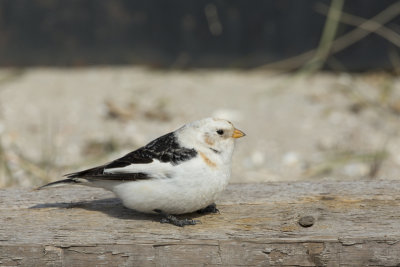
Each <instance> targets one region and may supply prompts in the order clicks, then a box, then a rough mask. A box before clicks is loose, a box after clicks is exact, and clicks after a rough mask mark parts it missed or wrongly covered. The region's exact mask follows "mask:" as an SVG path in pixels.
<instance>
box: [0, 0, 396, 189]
mask: <svg viewBox="0 0 400 267" xmlns="http://www.w3.org/2000/svg"><path fill="white" fill-rule="evenodd" d="M399 48H400V2H399V1H391V0H384V1H375V0H363V1H361V0H353V1H345V0H332V1H328V0H315V1H313V0H280V1H272V0H264V1H260V0H254V1H251V2H248V1H232V0H231V1H228V0H215V1H209V0H196V1H194V0H190V1H183V0H172V1H160V0H146V1H144V0H131V1H127V0H114V1H107V0H96V1H95V0H79V1H78V0H70V1H56V0H29V1H28V0H18V1H13V0H0V188H5V187H15V186H23V187H35V186H38V185H42V184H44V183H46V182H49V181H53V180H57V179H60V178H61V177H62V175H63V174H65V173H68V172H73V171H77V170H81V169H83V168H87V167H91V166H94V165H99V164H102V163H105V162H107V161H110V160H112V159H115V158H116V157H119V156H123V155H124V154H125V153H128V152H129V151H131V150H134V149H136V148H138V147H140V146H142V145H144V144H146V143H147V142H149V141H151V140H152V139H154V138H156V137H158V136H160V135H162V134H164V133H166V132H169V131H173V130H175V129H177V128H179V127H180V126H182V125H183V124H185V123H187V122H189V121H193V120H197V119H200V118H203V117H209V116H215V117H222V118H226V119H229V120H231V121H232V122H233V123H234V124H235V126H236V127H237V128H239V129H241V130H243V131H244V132H246V134H247V136H246V138H243V139H240V140H238V142H237V149H236V151H235V154H234V159H233V163H234V164H233V177H232V182H236V183H243V182H266V181H293V180H310V179H314V180H316V179H329V180H343V179H348V180H350V179H399V178H400V153H399V152H400V132H399V130H400V123H399V122H400V121H399V115H400V79H399V76H398V75H399V74H400V49H399Z"/></svg>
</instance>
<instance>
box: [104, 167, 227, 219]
mask: <svg viewBox="0 0 400 267" xmlns="http://www.w3.org/2000/svg"><path fill="white" fill-rule="evenodd" d="M194 164H196V162H193V161H189V162H187V163H182V164H181V165H179V168H176V169H177V170H176V172H174V173H172V174H171V175H170V177H171V178H161V179H152V180H143V181H134V182H125V183H121V184H118V185H115V186H114V187H113V188H112V191H113V192H114V193H115V194H116V195H117V196H118V197H119V198H120V199H121V200H122V202H123V204H124V205H125V206H126V207H127V208H130V209H134V210H137V211H141V212H146V213H152V212H153V211H154V210H155V209H159V210H162V211H164V212H166V213H169V214H183V213H190V212H194V211H196V210H199V209H202V208H205V207H206V206H208V205H210V204H212V203H214V202H215V200H216V198H217V196H218V194H219V193H220V192H222V191H223V190H224V189H225V187H226V185H227V184H228V180H229V177H230V166H226V167H225V168H220V169H219V170H217V169H215V168H216V167H213V168H210V167H209V166H207V165H204V166H201V167H199V166H194Z"/></svg>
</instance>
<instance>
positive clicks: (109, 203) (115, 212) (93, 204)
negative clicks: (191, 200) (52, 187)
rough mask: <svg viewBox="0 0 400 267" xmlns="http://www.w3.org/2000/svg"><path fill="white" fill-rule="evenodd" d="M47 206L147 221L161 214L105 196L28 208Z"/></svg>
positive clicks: (192, 216) (43, 207) (158, 219)
mask: <svg viewBox="0 0 400 267" xmlns="http://www.w3.org/2000/svg"><path fill="white" fill-rule="evenodd" d="M48 208H58V209H76V208H78V209H85V210H89V211H96V212H102V213H104V214H106V215H108V216H110V217H114V218H118V219H123V220H147V221H158V222H159V221H160V220H161V218H162V216H161V215H159V214H146V213H142V212H138V211H135V210H132V209H128V208H126V207H125V206H124V205H122V202H121V200H120V199H118V198H105V199H97V200H89V201H78V202H56V203H43V204H37V205H34V206H32V207H29V209H48ZM199 216H202V214H198V213H190V214H184V215H179V216H177V217H179V218H181V217H182V218H188V219H194V218H197V217H199Z"/></svg>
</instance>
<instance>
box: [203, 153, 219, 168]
mask: <svg viewBox="0 0 400 267" xmlns="http://www.w3.org/2000/svg"><path fill="white" fill-rule="evenodd" d="M199 154H200V156H201V158H202V159H203V160H204V162H205V163H206V164H207V165H208V166H210V167H213V168H214V167H216V166H217V164H215V163H214V162H212V161H211V160H210V159H209V158H207V156H206V155H204V154H203V153H202V152H199Z"/></svg>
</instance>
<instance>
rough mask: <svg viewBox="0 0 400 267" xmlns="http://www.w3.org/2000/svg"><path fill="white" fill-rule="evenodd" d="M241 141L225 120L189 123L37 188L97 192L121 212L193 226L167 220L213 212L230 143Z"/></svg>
mask: <svg viewBox="0 0 400 267" xmlns="http://www.w3.org/2000/svg"><path fill="white" fill-rule="evenodd" d="M242 136H245V134H244V133H243V132H242V131H240V130H238V129H236V128H235V127H234V126H233V125H232V123H231V122H229V121H226V120H222V119H214V118H206V119H202V120H198V121H194V122H191V123H188V124H186V125H184V126H183V127H181V128H179V129H178V130H176V131H174V132H171V133H168V134H166V135H163V136H161V137H159V138H157V139H155V140H153V141H152V142H150V143H149V144H147V145H146V146H144V147H141V148H139V149H137V150H135V151H133V152H130V153H129V154H127V155H125V156H123V157H122V158H119V159H116V160H114V161H112V162H109V163H107V164H104V165H101V166H98V167H94V168H91V169H88V170H84V171H80V172H75V173H70V174H67V175H66V176H67V177H68V179H65V180H61V181H56V182H53V183H49V184H47V185H44V186H42V187H40V188H39V189H42V188H44V187H53V186H58V185H63V184H71V183H73V184H82V185H87V186H94V187H102V188H105V189H107V190H110V191H112V192H114V193H115V194H116V195H117V196H118V197H119V198H120V199H121V200H122V203H123V204H124V206H126V207H127V208H130V209H134V210H137V211H140V212H144V213H159V214H161V215H162V216H163V219H162V220H161V222H162V223H171V224H174V225H177V226H184V225H190V224H196V223H197V222H198V221H196V220H189V219H178V218H176V217H175V216H173V215H176V214H184V213H191V212H194V211H198V212H201V213H204V212H218V209H217V208H216V205H215V200H216V198H217V196H218V194H219V193H220V192H222V191H223V190H224V189H225V187H226V186H227V184H228V181H229V178H230V175H231V159H232V153H233V149H234V146H235V139H236V138H240V137H242Z"/></svg>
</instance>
